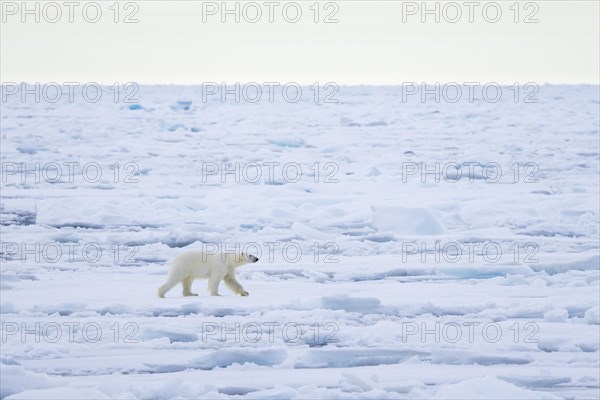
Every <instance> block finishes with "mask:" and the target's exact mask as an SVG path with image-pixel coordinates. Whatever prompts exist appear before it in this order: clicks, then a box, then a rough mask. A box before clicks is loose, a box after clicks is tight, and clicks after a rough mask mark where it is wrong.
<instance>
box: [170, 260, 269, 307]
mask: <svg viewBox="0 0 600 400" xmlns="http://www.w3.org/2000/svg"><path fill="white" fill-rule="evenodd" d="M257 261H258V257H256V256H253V255H250V254H244V253H242V254H239V253H217V254H208V253H205V252H202V251H187V252H185V253H183V254H180V255H178V256H177V257H175V258H174V259H173V261H171V265H170V267H169V275H168V277H167V282H166V283H165V284H164V285H162V286H161V287H159V288H158V297H165V293H167V292H168V291H169V290H171V289H172V288H173V286H175V285H177V284H178V283H179V282H181V284H182V286H183V295H184V296H198V295H197V294H196V293H192V282H193V281H194V279H208V291H209V292H210V295H211V296H219V284H220V283H221V280H224V281H225V284H226V285H227V287H229V289H231V290H232V291H233V292H234V293H236V294H239V295H240V296H248V292H246V291H245V290H244V288H243V287H242V285H240V283H239V282H238V281H237V280H236V279H235V270H236V268H238V267H241V266H242V265H244V264H248V263H255V262H257Z"/></svg>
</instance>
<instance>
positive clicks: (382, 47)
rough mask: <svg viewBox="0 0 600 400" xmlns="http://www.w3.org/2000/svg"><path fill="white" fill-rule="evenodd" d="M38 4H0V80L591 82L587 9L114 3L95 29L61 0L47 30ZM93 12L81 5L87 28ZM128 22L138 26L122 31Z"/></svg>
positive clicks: (103, 6)
mask: <svg viewBox="0 0 600 400" xmlns="http://www.w3.org/2000/svg"><path fill="white" fill-rule="evenodd" d="M35 3H38V7H39V10H37V11H36V9H35V7H36V6H35ZM46 3H48V2H28V4H29V7H30V9H31V10H33V14H23V10H22V8H21V1H16V2H11V1H3V2H2V26H1V32H0V33H1V35H0V36H1V38H0V44H1V46H2V47H1V57H0V73H1V75H2V76H1V80H2V81H3V82H21V81H28V82H67V81H77V82H99V83H113V82H130V81H132V82H138V83H174V84H199V83H203V82H299V83H311V82H319V83H322V82H328V81H331V82H336V83H338V84H400V83H402V82H412V81H414V82H423V81H426V82H452V81H454V82H499V83H513V82H519V83H525V82H536V83H539V84H542V83H546V82H550V83H594V84H598V83H600V82H599V80H600V78H599V72H598V71H599V70H600V64H599V49H600V31H599V21H598V19H599V12H600V9H599V2H598V1H535V2H527V1H522V2H520V3H518V6H517V7H515V5H514V3H515V2H514V1H496V2H488V1H478V2H475V3H477V4H476V5H474V6H473V8H470V7H469V6H467V5H465V4H467V3H468V2H465V1H457V2H455V3H452V4H449V3H451V2H435V1H429V2H427V4H428V7H430V9H434V7H436V3H437V4H438V5H437V7H438V9H439V17H440V22H439V23H436V22H435V20H434V18H435V15H434V14H426V15H423V13H422V11H423V10H422V8H421V4H422V2H421V1H418V2H405V1H333V2H327V1H321V2H320V3H318V4H317V7H315V1H297V2H296V3H294V4H291V5H289V3H292V2H287V1H278V2H276V3H279V4H278V5H274V6H269V4H270V3H268V1H256V2H254V3H253V4H250V5H247V3H249V2H237V3H238V6H237V7H238V10H239V12H238V16H239V18H240V22H239V23H236V22H235V21H234V18H235V16H236V15H235V14H229V15H225V17H226V18H227V20H226V22H225V23H223V22H222V21H221V18H222V17H223V15H222V11H223V10H222V7H221V4H222V2H221V1H217V2H202V1H156V0H154V1H135V2H129V3H130V4H128V3H127V2H121V3H120V4H119V13H118V21H119V22H118V23H115V22H114V18H115V17H116V12H115V11H116V10H115V8H114V7H113V4H114V1H105V2H101V1H97V4H98V5H99V7H100V10H101V11H102V15H101V16H100V17H99V21H98V22H96V23H90V22H87V21H86V20H85V19H84V12H83V6H84V5H85V4H87V3H90V2H85V1H80V2H78V3H79V5H78V6H76V7H75V8H73V9H72V10H71V11H72V17H73V20H74V22H72V23H70V22H69V8H68V7H67V6H65V5H64V2H63V1H57V2H56V3H55V4H58V5H59V10H60V12H61V17H60V19H58V22H56V23H51V22H49V21H50V20H54V19H56V18H58V14H57V13H56V11H57V9H56V7H54V6H47V5H46ZM235 3H236V2H234V1H229V2H228V3H227V4H228V7H230V9H234V7H236V5H235ZM491 3H493V4H491ZM296 4H298V5H299V8H300V10H301V12H302V15H301V16H300V17H299V21H298V22H296V23H290V22H288V21H286V20H285V18H288V20H292V19H294V18H295V16H296V11H297V8H298V7H297V6H296ZM284 6H285V7H286V11H285V13H284V11H283V8H284ZM457 6H458V7H457ZM498 6H499V7H498ZM15 7H16V8H15ZM111 7H113V8H111ZM317 8H318V10H319V13H318V20H319V22H317V23H315V22H314V18H315V17H316V15H315V14H316V9H317ZM484 8H485V12H484ZM498 9H499V10H500V11H501V13H502V14H501V16H499V17H496V12H497V11H498ZM257 10H260V12H261V13H262V18H261V19H260V20H259V21H258V22H257V23H251V22H249V20H251V19H254V18H255V16H257ZM517 10H518V12H517ZM38 11H39V12H38ZM269 11H272V16H273V19H274V22H273V23H270V22H269V21H268V19H269ZM457 11H459V12H460V13H461V14H462V15H461V17H460V18H459V19H458V22H456V23H451V22H450V21H449V20H451V19H456V18H458V17H457V16H458V14H457ZM36 12H38V15H37V16H39V18H40V22H39V23H36V22H35V20H34V18H35V17H36V15H35V13H36ZM95 13H96V6H95V5H92V6H87V8H86V14H85V16H86V17H87V18H88V19H89V20H93V19H94V18H95V15H96V14H95ZM130 14H131V17H130V18H131V19H137V20H138V21H139V22H137V23H129V24H126V23H123V19H124V18H125V17H126V16H128V15H130ZM469 14H471V16H472V18H473V22H469ZM327 16H329V19H331V20H334V19H337V20H338V22H336V23H324V22H323V19H325V18H326V17H327ZM422 17H426V18H427V20H426V21H425V22H422V21H421V18H422ZM22 18H26V21H25V23H23V22H22ZM515 18H516V19H517V21H518V22H515ZM486 19H487V20H486ZM494 19H498V21H497V22H496V23H491V22H490V21H492V20H494ZM525 20H528V21H530V22H531V21H534V20H537V21H538V22H534V23H525Z"/></svg>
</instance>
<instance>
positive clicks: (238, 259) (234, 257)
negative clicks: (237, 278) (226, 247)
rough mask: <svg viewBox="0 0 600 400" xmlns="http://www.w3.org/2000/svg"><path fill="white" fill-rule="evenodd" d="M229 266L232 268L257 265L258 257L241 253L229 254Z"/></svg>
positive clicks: (227, 255)
mask: <svg viewBox="0 0 600 400" xmlns="http://www.w3.org/2000/svg"><path fill="white" fill-rule="evenodd" d="M226 257H227V264H228V265H229V266H230V267H232V268H237V267H241V266H242V265H245V264H250V263H255V262H257V261H258V257H256V256H254V255H252V254H249V253H245V252H241V253H227V254H226Z"/></svg>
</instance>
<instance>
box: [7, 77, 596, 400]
mask: <svg viewBox="0 0 600 400" xmlns="http://www.w3.org/2000/svg"><path fill="white" fill-rule="evenodd" d="M138 98H139V104H138V103H136V104H127V103H123V102H121V103H115V102H112V101H111V100H112V98H111V96H105V97H103V99H102V100H101V101H100V102H98V103H86V102H83V101H75V102H73V103H70V102H68V101H67V98H65V99H64V100H63V101H61V102H59V103H56V104H51V103H48V102H40V103H36V102H35V101H34V100H33V97H30V98H29V100H28V101H27V102H26V103H21V102H20V101H19V98H18V97H16V98H15V97H12V98H10V99H9V100H8V101H7V102H6V103H5V104H2V133H1V138H2V163H3V175H2V178H3V182H2V264H1V277H2V279H1V286H0V295H1V299H0V304H1V322H2V342H1V343H0V344H1V346H2V351H1V358H0V361H1V364H0V373H1V386H0V387H1V389H0V397H2V398H4V397H6V398H10V399H48V398H61V399H82V398H94V399H104V398H107V399H108V398H118V399H138V398H139V399H150V398H152V399H167V398H227V397H234V398H249V399H252V398H273V399H280V398H374V399H375V398H376V399H382V398H439V399H442V398H443V399H448V398H461V399H470V398H503V399H505V398H515V399H516V398H518V399H524V398H528V399H534V398H535V399H554V398H568V399H572V398H577V399H579V398H598V397H600V389H599V387H600V377H599V372H600V360H599V358H600V357H599V354H600V352H599V347H600V311H599V310H600V307H599V296H600V294H599V293H600V288H599V260H600V258H599V255H598V249H599V231H600V230H599V212H600V210H599V178H598V177H599V172H600V169H599V151H600V149H599V132H598V127H599V113H598V111H599V106H600V101H599V98H598V87H597V86H544V87H542V88H541V89H540V92H539V93H538V94H537V98H538V99H539V100H540V101H539V103H537V104H524V103H514V102H512V101H511V100H512V99H508V98H503V99H502V100H501V101H500V102H498V103H490V102H486V101H483V100H482V99H478V100H477V101H475V102H473V103H469V102H467V101H461V102H458V103H456V104H450V103H443V102H441V103H435V102H434V101H430V102H426V103H421V102H418V101H409V102H403V101H402V100H401V96H400V94H399V89H398V88H394V87H342V88H340V91H339V93H338V94H337V98H338V99H339V103H338V104H327V103H315V102H314V101H312V99H311V98H310V96H307V97H306V98H304V99H303V100H301V101H300V102H298V103H285V102H282V101H281V100H280V101H276V102H274V103H269V102H268V101H261V102H259V103H256V104H252V103H247V102H246V103H244V102H241V103H235V102H234V101H233V100H230V101H229V102H227V103H221V102H220V101H219V99H218V98H214V99H209V101H207V102H203V101H202V96H201V95H200V94H199V88H197V87H176V86H145V87H141V88H140V91H139V93H138ZM265 162H274V163H279V166H276V167H275V168H274V169H273V176H269V174H268V169H267V168H265V169H264V170H263V171H262V172H263V173H262V175H261V176H260V177H259V178H258V179H254V177H255V175H256V168H254V167H253V166H255V165H256V164H252V163H258V164H260V165H263V163H265ZM436 162H437V163H441V165H442V166H444V165H450V166H451V168H448V169H447V171H448V174H447V175H446V176H445V179H441V180H440V181H439V182H436V181H435V179H434V178H435V177H434V176H432V175H429V176H425V178H426V181H425V182H423V181H422V176H421V175H420V174H416V175H414V174H407V171H408V170H407V168H412V167H414V166H415V165H417V166H419V165H421V163H425V164H426V166H427V168H432V166H433V165H434V164H435V163H436ZM14 163H24V164H22V165H24V167H23V168H24V169H27V170H30V171H32V172H31V173H29V174H28V175H25V178H24V177H23V176H21V175H20V174H13V173H12V172H11V171H13V169H12V168H14V167H15V165H17V164H14ZM36 163H39V166H36ZM50 163H58V164H59V165H61V171H62V172H63V175H62V177H61V178H60V179H52V177H54V176H55V175H54V174H52V170H51V168H50V169H48V168H47V167H48V166H49V165H51V164H50ZM64 163H79V164H78V166H75V168H74V173H73V174H69V173H68V169H67V168H66V167H65V166H64V165H65V164H64ZM88 163H97V165H99V166H100V167H101V172H102V176H101V177H99V179H89V178H90V174H91V175H94V174H93V172H94V171H93V170H88V175H86V179H87V180H86V179H84V177H83V175H82V171H81V169H82V166H85V165H86V164H88ZM115 163H119V164H118V166H116V167H115ZM236 163H238V164H237V165H238V166H240V169H241V170H243V168H244V167H247V168H246V169H245V170H243V171H244V173H243V176H242V177H241V178H240V179H238V181H237V182H236V178H235V175H234V174H229V175H225V176H224V178H223V179H222V177H221V175H220V174H217V175H213V174H211V173H209V171H212V170H211V169H210V168H213V167H215V166H217V167H218V168H220V169H223V168H228V169H230V170H233V169H235V167H236ZM286 163H296V164H294V166H297V165H299V166H300V167H301V171H302V174H301V176H299V177H298V179H296V174H295V173H294V171H295V170H294V169H290V170H288V172H289V173H288V175H284V174H283V172H282V166H283V165H284V164H286ZM315 163H319V164H318V166H317V167H315ZM451 163H455V164H458V165H459V166H462V167H461V168H460V172H461V173H462V175H459V174H458V169H457V168H455V167H454V166H455V164H451ZM472 163H478V164H472ZM488 163H497V165H499V166H501V168H502V171H503V174H502V179H500V180H498V181H497V182H488V180H486V179H485V178H486V177H487V175H485V171H484V169H483V167H482V166H485V165H486V164H488ZM515 163H517V165H518V168H517V169H518V170H519V172H520V174H519V176H518V179H515V175H514V172H515V171H514V165H515ZM528 163H531V164H528ZM19 165H21V164H19ZM72 165H75V164H72ZM273 165H275V164H273ZM468 165H475V167H474V168H473V169H472V173H470V174H469V173H466V172H467V171H468V168H467V166H468ZM111 166H113V167H111ZM45 167H46V169H44V168H45ZM511 167H512V168H513V169H511ZM534 167H537V170H535V168H534ZM294 168H295V167H294ZM115 169H116V170H117V171H118V172H119V175H118V176H116V175H115ZM36 170H37V173H38V175H39V174H41V173H42V172H43V174H45V175H43V174H42V175H39V176H41V179H38V182H36V175H35V174H36ZM40 171H41V172H40ZM316 172H318V173H316ZM403 172H404V174H403ZM459 177H460V179H457V178H459ZM532 177H533V178H534V179H529V180H528V178H532ZM225 178H226V179H225ZM244 178H246V179H244ZM223 180H225V182H223ZM296 180H297V181H296ZM36 243H38V244H39V246H40V247H39V248H38V249H37V250H36V248H35V246H36ZM210 243H228V244H230V245H231V244H233V243H240V244H242V245H244V244H248V243H254V244H255V245H254V246H255V247H254V249H256V251H255V252H257V251H258V250H260V251H261V254H260V258H261V260H260V261H259V262H258V263H256V264H252V265H247V266H245V267H242V269H240V270H239V272H238V277H239V280H240V282H241V283H242V285H243V286H244V288H245V289H246V290H247V291H248V292H250V296H249V297H238V296H234V295H233V294H231V292H229V291H227V289H226V288H224V287H222V288H221V294H222V296H221V297H210V296H208V295H207V293H206V291H205V287H206V282H203V281H197V282H195V283H194V286H193V288H194V291H195V292H198V293H199V296H198V297H182V296H181V289H180V287H176V288H174V289H173V290H172V291H171V292H169V293H168V294H167V297H166V298H164V299H160V298H158V297H157V295H156V289H157V287H158V286H159V285H161V284H162V283H163V282H164V279H165V276H166V265H165V264H166V263H167V261H168V260H169V259H171V258H172V257H174V256H175V255H177V254H179V253H180V252H182V251H184V250H186V249H201V248H205V249H207V248H208V247H206V246H207V244H210ZM268 243H274V244H273V245H272V246H275V245H277V246H276V247H274V249H275V250H274V251H272V252H270V251H269V244H268ZM315 243H316V244H315ZM436 243H437V244H438V245H439V246H440V247H435V246H436ZM90 244H92V249H91V253H84V252H83V251H82V248H83V247H84V246H86V245H90ZM286 245H288V247H287V250H289V252H288V253H284V252H283V251H282V248H283V247H284V246H286ZM69 246H70V247H69ZM444 246H447V247H444ZM457 246H458V247H459V248H460V249H461V251H463V253H462V255H460V256H458V257H456V254H457V253H456V251H457V250H456V248H457ZM485 246H488V247H487V248H488V250H489V249H490V248H491V249H492V250H491V251H490V252H489V253H486V254H484V253H483V251H484V250H483V248H484V247H485ZM490 246H491V247H490ZM98 247H99V248H101V249H102V254H101V257H99V259H98V260H97V261H96V260H95V258H94V257H95V256H94V255H93V253H94V251H95V249H97V248H98ZM57 248H60V249H61V250H62V251H63V253H62V254H61V255H60V256H59V257H58V260H57V261H55V262H54V260H55V259H54V254H55V253H54V251H56V249H57ZM69 248H74V249H75V250H74V251H73V253H72V257H71V256H70V254H71V253H69V255H68V254H67V253H68V251H67V250H68V249H69ZM470 248H473V249H474V252H473V254H472V257H471V256H469V255H467V254H466V252H467V251H468V249H470ZM498 248H500V249H501V252H502V254H500V256H499V257H497V258H496V257H495V253H494V250H495V249H498ZM32 249H33V250H32ZM116 249H118V252H117V251H116ZM440 249H442V250H440ZM515 249H518V253H516V252H515ZM317 251H318V253H317ZM297 252H300V257H298V259H296V257H295V254H296V253H297ZM40 253H42V254H41V256H40ZM90 254H92V255H90ZM36 256H37V257H38V259H36ZM22 257H23V258H24V259H25V260H24V261H22V260H21V258H22ZM36 324H38V325H36ZM99 334H101V337H100V336H99Z"/></svg>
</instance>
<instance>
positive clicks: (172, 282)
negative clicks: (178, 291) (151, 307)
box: [158, 277, 179, 297]
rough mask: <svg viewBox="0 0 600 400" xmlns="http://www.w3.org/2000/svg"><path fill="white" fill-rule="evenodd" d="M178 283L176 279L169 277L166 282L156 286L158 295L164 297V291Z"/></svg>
mask: <svg viewBox="0 0 600 400" xmlns="http://www.w3.org/2000/svg"><path fill="white" fill-rule="evenodd" d="M178 283H179V281H178V280H176V279H173V277H169V279H168V280H167V282H166V283H165V284H164V285H162V286H161V287H159V288H158V297H165V293H167V292H168V291H169V290H171V289H172V288H173V286H175V285H177V284H178Z"/></svg>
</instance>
